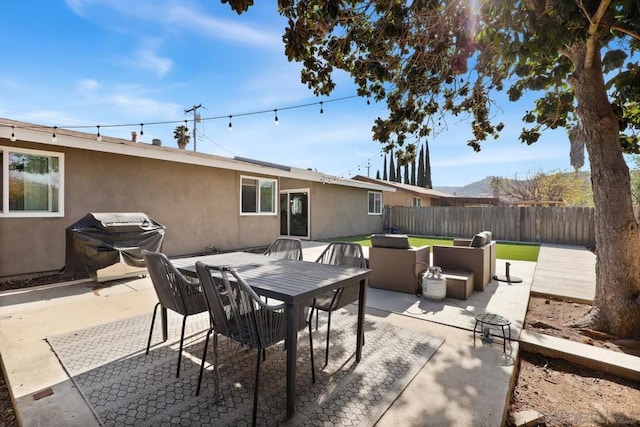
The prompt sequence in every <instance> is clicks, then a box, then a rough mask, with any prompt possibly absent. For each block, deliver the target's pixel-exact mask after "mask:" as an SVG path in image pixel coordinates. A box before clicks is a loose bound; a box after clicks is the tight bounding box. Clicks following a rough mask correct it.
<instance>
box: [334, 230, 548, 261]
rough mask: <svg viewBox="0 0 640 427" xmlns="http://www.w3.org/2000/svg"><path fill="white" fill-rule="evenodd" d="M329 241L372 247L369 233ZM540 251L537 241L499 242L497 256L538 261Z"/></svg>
mask: <svg viewBox="0 0 640 427" xmlns="http://www.w3.org/2000/svg"><path fill="white" fill-rule="evenodd" d="M325 241H327V242H331V241H340V242H354V243H360V244H361V245H362V246H367V247H371V238H370V235H369V234H366V235H359V236H347V237H340V238H336V239H327V240H325ZM409 244H411V246H418V247H419V246H424V245H429V246H453V239H448V238H445V237H425V236H409ZM539 253H540V245H537V244H535V243H513V242H497V244H496V258H499V259H508V260H512V261H533V262H537V261H538V254H539Z"/></svg>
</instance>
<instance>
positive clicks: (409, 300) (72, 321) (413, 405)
mask: <svg viewBox="0 0 640 427" xmlns="http://www.w3.org/2000/svg"><path fill="white" fill-rule="evenodd" d="M323 247H324V244H321V243H317V242H305V249H304V256H305V259H306V260H315V258H316V257H317V255H318V254H319V253H320V252H321V251H322V249H323ZM556 249H557V250H560V251H561V252H555V253H554V254H553V256H550V257H546V256H545V253H546V252H547V251H548V250H554V251H555V250H556ZM585 252H588V251H586V250H585V249H582V250H578V249H577V248H565V250H563V249H562V248H557V247H547V246H543V247H542V249H541V254H540V255H541V256H540V261H539V262H538V263H537V264H536V263H532V262H522V261H510V262H511V274H512V275H513V276H517V277H520V278H522V279H523V282H522V283H519V284H510V283H504V282H497V281H493V282H492V283H491V284H490V285H489V287H487V289H486V290H485V291H484V292H474V294H473V295H472V297H470V298H469V299H468V300H454V299H449V298H447V299H445V300H444V301H442V302H433V301H427V300H425V299H418V298H416V297H415V296H413V295H408V294H400V293H395V292H390V291H384V290H379V289H370V290H369V296H368V301H367V302H368V304H367V305H368V310H367V315H368V316H375V317H377V318H379V319H384V321H386V322H391V323H393V324H395V325H399V326H402V327H404V328H410V329H414V330H416V331H420V332H424V333H426V334H429V335H432V336H436V337H441V338H444V339H445V342H444V344H443V345H442V347H440V349H439V350H438V351H437V352H436V354H435V355H434V357H433V358H432V359H431V360H430V361H429V362H428V363H427V364H426V365H425V366H424V367H423V368H422V370H421V371H420V372H419V373H418V375H416V377H415V378H414V379H413V381H412V382H411V383H410V384H409V386H408V387H407V388H406V389H405V390H404V391H403V392H402V394H401V395H400V396H399V397H398V398H397V399H396V401H395V402H394V403H393V404H392V405H391V406H390V407H389V409H388V410H387V412H386V413H385V414H384V415H383V417H382V418H381V419H380V420H379V422H378V424H377V425H380V426H387V425H389V426H391V425H398V424H402V425H425V424H429V425H455V426H499V425H502V424H503V422H504V419H505V417H506V410H507V408H508V402H509V399H510V394H511V389H512V386H513V382H514V380H515V375H514V363H515V360H517V355H518V352H519V343H518V341H517V340H518V339H519V337H520V334H521V330H522V325H523V323H524V317H525V315H526V310H527V305H528V300H529V295H530V292H531V288H532V284H533V287H534V288H537V287H538V284H537V281H538V276H539V275H540V277H543V278H544V279H543V280H544V281H545V283H546V282H548V281H549V280H550V279H549V278H548V277H549V275H547V276H545V275H544V274H542V272H548V271H549V269H552V268H553V267H552V264H553V260H554V259H563V260H564V261H565V262H566V263H567V265H573V266H574V267H572V268H571V269H570V270H572V271H574V273H575V274H578V273H579V272H580V271H583V272H584V271H585V270H586V273H587V276H585V278H583V279H576V280H575V281H574V282H573V283H574V287H575V288H577V289H579V290H576V291H575V294H576V295H577V296H578V297H579V298H583V297H584V292H583V288H584V287H585V286H591V290H590V291H587V292H591V297H592V296H593V293H592V292H593V290H592V289H593V283H589V280H590V279H589V276H588V272H589V270H593V265H594V263H595V257H591V258H589V256H588V255H587V256H585ZM575 254H578V257H582V258H581V259H583V260H585V261H582V262H581V263H576V262H574V261H572V260H573V259H574V258H571V259H567V257H574V256H575ZM591 255H592V254H591ZM575 259H577V258H575ZM584 263H586V264H584ZM562 268H563V269H565V270H566V269H567V266H566V265H563V266H562ZM504 271H505V260H498V265H497V272H498V273H502V272H504ZM550 276H551V277H552V276H553V274H551V275H550ZM561 281H562V280H561ZM563 292H564V293H571V290H570V289H569V290H563ZM587 295H588V294H587ZM155 302H156V297H155V293H154V290H153V287H152V284H151V282H150V280H149V279H148V278H134V279H125V280H116V281H112V282H107V283H103V284H98V283H96V282H91V281H81V282H73V283H66V284H58V285H50V286H45V287H38V288H29V289H22V290H16V291H7V292H3V293H1V294H0V355H1V356H2V362H3V368H4V372H5V378H6V379H7V383H8V385H9V387H10V389H11V392H12V394H13V396H14V398H15V406H16V412H17V416H18V419H19V421H20V423H21V424H22V425H25V426H40V425H47V426H49V425H84V426H92V425H99V422H98V421H97V420H96V419H95V417H94V415H93V413H92V411H91V410H90V409H89V407H88V406H87V404H86V403H85V401H84V399H83V398H82V396H81V395H80V393H79V392H78V390H77V389H76V388H75V386H74V384H73V383H72V381H71V380H70V379H69V377H68V375H67V374H66V372H65V371H64V369H63V368H62V366H61V365H60V363H59V361H58V359H57V358H56V356H55V354H54V353H53V352H52V350H51V348H50V346H49V344H48V343H47V342H46V341H45V339H44V338H45V337H47V336H50V335H56V334H62V333H66V332H72V331H75V330H78V329H82V328H86V327H89V326H93V325H99V324H103V323H108V322H112V321H115V320H120V319H125V318H128V317H131V316H135V315H139V314H143V313H148V312H150V311H151V310H152V308H153V305H154V304H155ZM351 309H355V306H354V307H352V308H351ZM485 310H487V311H491V312H495V313H499V314H502V315H503V316H506V317H508V318H509V319H510V320H511V322H512V324H511V327H512V337H513V341H512V342H511V344H510V345H509V344H508V345H507V354H506V355H505V354H504V353H503V352H502V340H500V339H498V340H494V343H492V344H486V343H484V342H483V341H482V340H480V339H478V340H476V344H475V345H474V340H473V334H472V332H471V331H472V330H473V326H474V317H473V314H474V313H479V312H482V311H485Z"/></svg>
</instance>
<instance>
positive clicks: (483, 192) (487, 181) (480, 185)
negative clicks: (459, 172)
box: [433, 176, 493, 197]
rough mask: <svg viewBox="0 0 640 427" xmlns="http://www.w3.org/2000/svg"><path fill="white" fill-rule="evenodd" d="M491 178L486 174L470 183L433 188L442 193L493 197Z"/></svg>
mask: <svg viewBox="0 0 640 427" xmlns="http://www.w3.org/2000/svg"><path fill="white" fill-rule="evenodd" d="M491 178H493V177H491V176H488V177H486V178H484V179H482V180H480V181H475V182H472V183H471V184H467V185H462V186H442V187H438V186H435V187H433V189H434V190H438V191H442V192H443V193H449V194H455V195H456V196H466V197H493V190H492V189H491Z"/></svg>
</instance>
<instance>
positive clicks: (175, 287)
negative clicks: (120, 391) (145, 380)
mask: <svg viewBox="0 0 640 427" xmlns="http://www.w3.org/2000/svg"><path fill="white" fill-rule="evenodd" d="M142 257H143V258H144V262H145V264H146V266H147V269H148V270H149V276H151V282H152V283H153V288H154V289H155V291H156V295H157V296H158V303H157V304H156V305H155V307H154V309H153V317H152V318H151V330H150V331H149V340H148V341H147V352H146V354H149V348H150V347H151V337H152V336H153V326H154V323H155V320H156V312H157V311H158V307H159V306H162V307H163V308H168V309H170V310H172V311H175V312H176V313H178V314H181V315H182V316H183V319H182V332H181V333H180V351H179V352H178V369H177V371H176V378H179V377H180V363H181V361H182V348H183V343H184V331H185V326H186V324H187V317H188V316H191V315H193V314H198V313H204V312H206V311H207V302H206V301H205V299H204V294H203V293H202V289H201V287H200V283H198V282H197V281H196V282H193V281H189V280H188V279H187V278H186V277H184V276H183V275H182V274H181V273H180V272H179V271H178V270H177V269H176V267H175V266H174V265H173V264H172V263H171V261H170V260H169V258H167V256H166V255H164V254H163V253H160V252H150V251H147V250H142Z"/></svg>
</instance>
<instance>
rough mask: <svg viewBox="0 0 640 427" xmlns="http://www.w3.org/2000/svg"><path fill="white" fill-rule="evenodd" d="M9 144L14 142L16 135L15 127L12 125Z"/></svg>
mask: <svg viewBox="0 0 640 427" xmlns="http://www.w3.org/2000/svg"><path fill="white" fill-rule="evenodd" d="M9 139H11V142H16V133H15V127H14V126H13V125H11V138H9Z"/></svg>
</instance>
